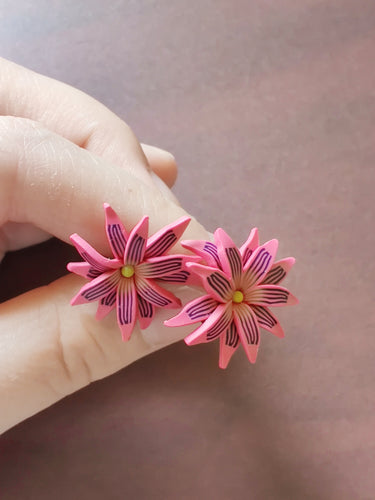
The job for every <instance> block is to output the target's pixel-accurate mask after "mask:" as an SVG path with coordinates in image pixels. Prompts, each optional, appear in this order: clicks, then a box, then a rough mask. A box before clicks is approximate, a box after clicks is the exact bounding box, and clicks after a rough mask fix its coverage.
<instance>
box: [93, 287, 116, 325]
mask: <svg viewBox="0 0 375 500" xmlns="http://www.w3.org/2000/svg"><path fill="white" fill-rule="evenodd" d="M116 295H117V290H116V288H114V289H113V290H112V292H110V293H109V294H108V295H106V296H105V297H102V298H101V299H100V302H99V305H98V309H97V311H96V316H95V317H96V319H97V320H100V319H103V318H104V317H105V316H107V314H109V313H110V312H111V311H112V310H113V309H114V308H115V305H116Z"/></svg>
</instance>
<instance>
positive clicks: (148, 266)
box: [137, 255, 189, 279]
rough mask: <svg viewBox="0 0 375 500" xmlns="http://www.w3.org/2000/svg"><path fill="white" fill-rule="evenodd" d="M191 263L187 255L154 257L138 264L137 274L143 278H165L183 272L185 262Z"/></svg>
mask: <svg viewBox="0 0 375 500" xmlns="http://www.w3.org/2000/svg"><path fill="white" fill-rule="evenodd" d="M187 261H189V257H188V256H187V255H164V256H163V257H153V258H151V259H147V261H145V262H142V263H141V264H138V266H137V274H138V275H139V276H142V278H151V279H155V278H164V277H166V276H169V275H171V274H174V273H176V272H177V271H181V270H182V267H183V265H184V262H187Z"/></svg>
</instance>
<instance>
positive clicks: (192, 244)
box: [181, 240, 221, 269]
mask: <svg viewBox="0 0 375 500" xmlns="http://www.w3.org/2000/svg"><path fill="white" fill-rule="evenodd" d="M181 245H182V246H183V247H184V248H187V249H188V250H190V251H191V252H194V253H195V254H196V255H198V256H199V257H201V258H202V259H203V260H204V261H205V262H206V263H207V265H208V266H210V267H218V268H219V269H221V264H220V260H219V256H218V253H217V248H216V245H215V243H211V241H201V240H183V241H181Z"/></svg>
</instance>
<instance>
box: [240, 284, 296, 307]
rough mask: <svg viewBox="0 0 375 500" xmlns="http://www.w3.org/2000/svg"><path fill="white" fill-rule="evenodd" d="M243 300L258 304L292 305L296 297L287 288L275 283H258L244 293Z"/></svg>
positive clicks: (273, 305)
mask: <svg viewBox="0 0 375 500" xmlns="http://www.w3.org/2000/svg"><path fill="white" fill-rule="evenodd" d="M245 301H246V302H248V303H249V304H251V305H253V304H254V305H258V306H272V307H281V306H293V305H295V304H298V299H297V297H295V296H294V295H292V294H291V293H290V292H289V290H287V289H286V288H284V287H282V286H277V285H259V286H257V287H255V288H253V289H252V290H250V292H248V293H247V294H246V295H245Z"/></svg>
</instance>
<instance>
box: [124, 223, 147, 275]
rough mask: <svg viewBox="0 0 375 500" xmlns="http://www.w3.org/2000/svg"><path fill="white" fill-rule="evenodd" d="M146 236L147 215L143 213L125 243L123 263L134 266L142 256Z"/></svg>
mask: <svg viewBox="0 0 375 500" xmlns="http://www.w3.org/2000/svg"><path fill="white" fill-rule="evenodd" d="M147 236H148V216H147V215H145V216H144V217H142V219H141V220H140V221H139V222H138V224H137V225H136V226H135V227H134V228H133V229H132V232H131V233H130V235H129V239H128V242H127V244H126V249H125V255H124V264H127V265H131V266H136V265H137V264H139V263H140V262H141V261H142V259H143V256H144V253H145V248H146V242H147Z"/></svg>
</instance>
